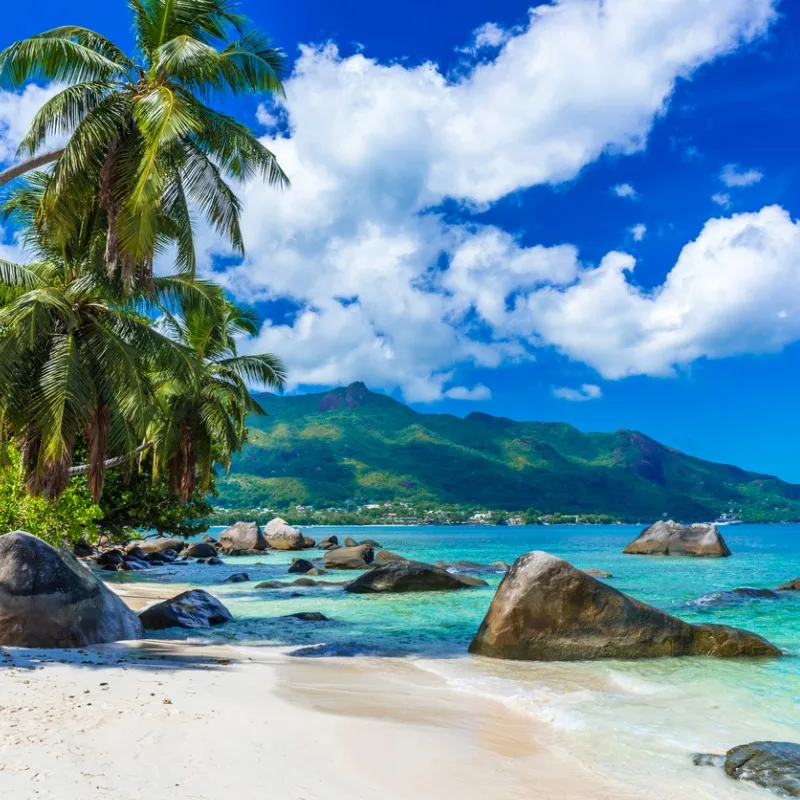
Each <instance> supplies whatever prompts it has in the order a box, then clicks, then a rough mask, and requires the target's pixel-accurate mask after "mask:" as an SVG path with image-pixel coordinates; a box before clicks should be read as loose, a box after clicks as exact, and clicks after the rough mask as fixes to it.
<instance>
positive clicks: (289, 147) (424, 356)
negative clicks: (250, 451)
mask: <svg viewBox="0 0 800 800" xmlns="http://www.w3.org/2000/svg"><path fill="white" fill-rule="evenodd" d="M242 6H243V10H244V11H245V12H246V13H248V14H249V15H250V16H251V17H252V18H253V19H254V20H255V22H256V23H257V24H258V25H259V26H260V27H262V28H264V29H266V30H268V31H269V32H270V33H272V34H273V35H274V37H275V40H276V42H277V43H278V44H279V45H281V46H282V47H283V48H284V49H285V50H286V51H287V53H288V54H289V55H290V56H291V58H292V63H293V69H294V70H295V71H294V72H293V74H292V77H290V78H289V80H288V84H287V87H288V99H287V103H286V106H285V107H284V108H275V107H274V106H273V105H270V103H269V102H268V101H267V102H266V104H265V105H262V103H264V101H265V98H247V99H245V100H238V101H236V102H235V103H234V102H232V103H231V104H230V109H231V110H232V111H233V112H234V113H236V114H237V115H238V116H240V117H241V118H242V119H243V120H245V121H247V122H249V123H250V124H252V125H253V126H254V127H255V128H256V129H257V130H258V131H259V133H261V134H263V135H264V136H265V137H266V141H267V142H268V144H269V145H270V146H272V147H273V148H274V150H275V152H276V153H277V154H278V156H279V158H280V159H281V161H282V163H283V164H284V166H285V168H286V169H287V171H288V172H289V174H290V177H291V178H292V181H293V188H292V189H291V190H289V191H288V192H286V193H284V194H283V195H276V193H275V192H273V191H272V190H267V189H264V188H263V187H259V186H251V187H246V189H245V217H244V222H245V233H246V237H247V241H246V243H247V245H248V257H247V259H246V261H245V262H244V263H243V264H240V265H236V264H233V265H231V261H230V259H228V258H227V257H226V254H225V253H224V250H223V249H222V247H221V245H220V243H219V242H216V241H215V240H214V238H213V237H212V236H211V235H210V234H209V233H208V232H205V231H200V232H199V235H200V236H201V238H202V240H203V242H204V245H205V253H206V261H205V264H206V269H207V270H208V271H211V272H213V273H214V274H215V275H216V277H217V278H219V279H220V280H222V281H224V282H225V283H226V285H227V286H228V287H229V289H230V291H231V292H232V293H233V294H235V295H236V296H237V297H239V298H241V299H243V300H248V301H254V302H256V304H257V307H258V308H259V309H260V310H261V312H262V314H263V315H264V318H265V322H266V323H267V324H266V325H265V328H264V330H263V332H262V335H261V336H260V337H259V341H258V346H259V347H261V348H267V349H273V350H275V351H276V352H278V353H279V354H281V355H283V356H284V357H285V359H286V361H287V362H288V365H289V368H290V371H291V376H292V378H293V380H294V382H295V385H294V386H293V388H292V390H317V389H319V388H320V387H325V386H329V385H335V384H338V383H347V382H349V381H351V380H357V379H360V380H364V381H365V382H366V383H367V384H368V385H370V386H372V387H373V388H376V389H381V390H383V391H386V392H389V393H391V394H393V395H394V396H396V397H398V398H401V399H405V400H407V401H408V402H410V403H411V404H412V405H414V406H415V407H417V408H419V409H420V410H425V411H447V412H451V413H456V414H460V415H463V414H466V413H468V412H469V411H471V410H481V411H487V412H490V413H495V414H500V415H507V416H511V417H515V418H519V419H547V420H553V419H557V420H565V421H567V422H571V423H573V424H575V425H577V426H578V427H580V428H582V429H585V430H612V429H616V428H620V427H625V428H635V429H638V430H641V431H643V432H645V433H647V434H648V435H650V436H653V437H654V438H656V439H659V440H660V441H662V442H664V443H666V444H669V445H671V446H674V447H677V448H679V449H682V450H685V451H687V452H690V453H692V454H695V455H698V456H701V457H705V458H710V459H713V460H719V461H725V462H731V463H736V464H739V465H741V466H743V467H746V468H750V469H756V470H760V471H764V472H770V473H776V474H778V475H780V476H781V477H784V478H786V479H789V480H793V481H797V482H800V461H799V460H798V459H796V458H795V455H794V454H795V452H797V451H798V449H800V424H798V407H800V403H799V402H798V400H800V379H798V375H800V370H799V369H798V367H800V345H798V344H797V343H796V342H797V340H798V339H800V230H799V229H798V226H797V225H796V224H795V223H794V219H795V217H796V215H798V214H800V197H798V188H797V187H798V177H799V175H798V171H799V170H800V160H798V156H797V153H798V144H797V143H798V141H800V136H798V134H800V109H799V108H798V103H797V95H798V89H800V61H798V57H797V55H796V54H797V53H798V52H800V46H799V45H800V42H799V41H798V37H799V36H800V8H799V7H798V3H796V2H789V0H784V2H782V3H778V2H775V0H649V2H648V3H646V4H643V3H641V2H639V0H605V2H604V3H601V2H598V1H597V0H561V2H559V3H556V4H553V5H551V6H550V7H549V9H547V10H546V12H545V11H542V10H541V7H540V10H539V11H538V12H536V13H535V14H533V15H531V14H530V12H529V5H528V4H526V3H524V2H513V1H512V0H495V2H492V3H488V2H478V0H468V1H464V0H462V1H461V2H454V1H453V2H451V0H438V1H437V2H421V1H420V0H408V1H407V2H406V3H404V4H402V5H390V4H383V3H375V2H366V1H365V0H359V1H358V2H337V3H330V2H324V3H323V2H317V1H316V0H315V1H314V2H311V1H310V0H296V1H295V2H294V3H291V4H266V3H262V2H256V0H244V2H243V3H242ZM4 11H5V13H4V30H3V37H4V41H3V43H5V40H8V41H11V40H12V39H15V38H20V37H23V36H25V35H29V34H32V33H35V32H37V31H40V30H44V29H46V28H48V27H54V26H55V25H59V24H64V23H68V22H69V23H75V24H83V25H88V26H91V27H94V28H96V29H98V30H100V31H101V32H103V33H104V34H106V35H109V36H111V37H112V38H115V39H116V40H117V41H119V42H120V43H124V44H127V43H128V41H129V32H128V15H127V10H126V7H125V4H124V2H122V0H105V1H104V2H99V0H75V1H74V2H72V3H70V4H69V5H68V6H67V5H65V4H63V3H61V2H58V3H57V2H49V1H48V0H45V1H44V2H40V3H38V4H37V5H36V13H35V14H33V13H31V12H30V10H29V9H28V8H26V7H25V6H24V5H22V4H15V5H13V6H12V7H11V8H8V9H5V10H4ZM301 46H303V47H304V49H303V50H301ZM37 98H38V95H34V94H31V95H30V96H28V97H25V98H13V97H8V96H5V97H0V160H3V159H5V160H6V161H8V160H9V159H10V157H11V155H10V154H12V153H13V150H12V145H13V141H14V137H15V135H16V134H15V130H16V129H17V128H18V127H19V126H20V124H21V123H20V121H21V120H24V119H25V118H26V114H27V113H29V111H30V107H31V106H33V105H35V103H36V100H37ZM259 109H260V110H259ZM4 139H5V144H4V143H3V140H4ZM693 243H694V244H693ZM621 254H626V255H621ZM601 265H602V266H601Z"/></svg>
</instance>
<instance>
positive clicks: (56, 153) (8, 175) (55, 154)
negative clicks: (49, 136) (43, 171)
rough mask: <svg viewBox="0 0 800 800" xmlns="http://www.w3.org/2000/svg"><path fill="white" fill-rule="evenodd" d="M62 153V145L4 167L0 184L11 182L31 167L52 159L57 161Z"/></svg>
mask: <svg viewBox="0 0 800 800" xmlns="http://www.w3.org/2000/svg"><path fill="white" fill-rule="evenodd" d="M63 153H64V148H63V147H62V148H60V149H59V150H50V151H49V152H47V153H41V154H40V155H38V156H36V157H35V158H30V159H28V160H27V161H23V162H22V163H21V164H15V165H14V166H13V167H9V168H8V169H4V170H3V171H2V172H0V186H5V185H6V184H7V183H11V181H13V180H14V178H19V176H20V175H24V174H25V173H26V172H30V171H31V170H32V169H36V168H37V167H43V166H44V165H45V164H52V162H53V161H58V159H59V158H61V156H62V154H63Z"/></svg>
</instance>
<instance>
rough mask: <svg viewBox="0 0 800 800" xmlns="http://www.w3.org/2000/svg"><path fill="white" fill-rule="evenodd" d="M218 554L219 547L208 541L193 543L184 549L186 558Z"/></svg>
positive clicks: (210, 556) (207, 556)
mask: <svg viewBox="0 0 800 800" xmlns="http://www.w3.org/2000/svg"><path fill="white" fill-rule="evenodd" d="M216 554H217V548H216V547H214V545H213V544H209V543H207V542H198V544H191V545H189V547H187V548H186V549H185V550H184V551H183V555H184V556H185V557H186V558H214V556H216Z"/></svg>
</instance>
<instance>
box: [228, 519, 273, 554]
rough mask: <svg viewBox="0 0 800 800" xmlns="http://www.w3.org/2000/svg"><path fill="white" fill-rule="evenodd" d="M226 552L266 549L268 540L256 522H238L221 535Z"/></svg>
mask: <svg viewBox="0 0 800 800" xmlns="http://www.w3.org/2000/svg"><path fill="white" fill-rule="evenodd" d="M219 541H220V544H221V545H222V549H223V550H224V551H225V554H226V555H228V551H230V550H258V551H261V550H266V549H267V540H266V539H265V538H264V534H263V533H262V532H261V528H259V527H258V524H257V523H255V522H236V523H234V524H233V525H231V526H230V528H228V529H227V530H224V531H222V533H221V534H220V535H219Z"/></svg>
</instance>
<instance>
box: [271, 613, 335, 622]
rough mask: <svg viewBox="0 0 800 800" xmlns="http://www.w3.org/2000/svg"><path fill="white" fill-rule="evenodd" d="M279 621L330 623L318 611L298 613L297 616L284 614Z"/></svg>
mask: <svg viewBox="0 0 800 800" xmlns="http://www.w3.org/2000/svg"><path fill="white" fill-rule="evenodd" d="M281 619H299V620H302V621H303V622H330V619H329V618H328V617H326V616H325V615H324V614H323V613H321V612H320V611H299V612H298V613H297V614H285V615H284V616H283V617H281Z"/></svg>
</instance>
